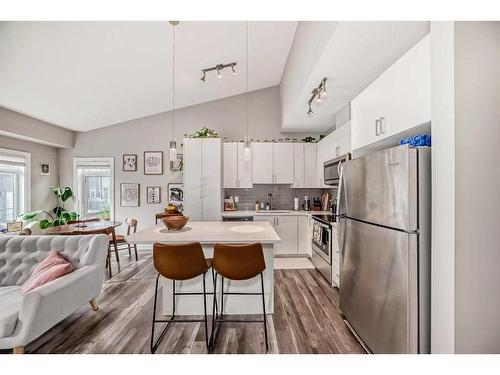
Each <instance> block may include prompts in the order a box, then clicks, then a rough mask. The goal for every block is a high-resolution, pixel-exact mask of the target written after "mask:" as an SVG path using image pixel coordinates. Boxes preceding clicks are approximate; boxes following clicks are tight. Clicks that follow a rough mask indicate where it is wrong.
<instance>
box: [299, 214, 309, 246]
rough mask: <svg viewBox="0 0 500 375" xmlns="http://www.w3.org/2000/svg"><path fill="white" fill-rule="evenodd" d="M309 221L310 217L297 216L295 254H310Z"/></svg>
mask: <svg viewBox="0 0 500 375" xmlns="http://www.w3.org/2000/svg"><path fill="white" fill-rule="evenodd" d="M310 220H311V217H310V216H305V215H303V216H297V254H303V255H308V254H310V253H311V250H310V248H311V236H310V233H312V231H309V221H310Z"/></svg>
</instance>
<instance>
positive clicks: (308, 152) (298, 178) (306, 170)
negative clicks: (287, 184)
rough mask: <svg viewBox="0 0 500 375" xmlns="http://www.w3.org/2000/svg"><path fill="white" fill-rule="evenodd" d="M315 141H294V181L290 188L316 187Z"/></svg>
mask: <svg viewBox="0 0 500 375" xmlns="http://www.w3.org/2000/svg"><path fill="white" fill-rule="evenodd" d="M316 163H317V155H316V143H294V144H293V164H294V180H293V181H294V182H293V185H292V188H317V187H318V178H317V175H318V173H317V165H316Z"/></svg>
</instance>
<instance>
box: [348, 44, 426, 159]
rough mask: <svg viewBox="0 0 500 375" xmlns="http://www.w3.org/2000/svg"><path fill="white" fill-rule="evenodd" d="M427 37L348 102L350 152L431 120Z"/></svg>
mask: <svg viewBox="0 0 500 375" xmlns="http://www.w3.org/2000/svg"><path fill="white" fill-rule="evenodd" d="M430 81H431V77H430V35H427V36H426V37H424V38H423V39H422V40H421V41H420V42H418V43H417V44H416V45H415V46H414V47H413V48H411V49H410V50H409V51H408V52H407V53H406V54H405V55H403V56H402V57H401V58H400V59H399V60H398V61H396V63H394V64H393V65H392V66H391V67H389V68H388V69H387V70H386V71H385V72H384V73H383V74H382V75H381V76H380V77H379V78H377V79H376V80H375V81H374V82H373V83H372V84H370V85H369V86H368V87H367V88H366V89H365V90H364V91H363V92H361V94H359V95H358V96H357V97H356V98H355V99H353V100H352V102H351V111H352V112H351V124H352V132H351V135H352V149H353V150H356V149H360V148H362V147H364V146H367V145H369V144H371V143H374V142H377V141H379V140H381V139H384V138H386V137H389V136H392V135H396V134H398V133H400V132H402V131H405V130H408V129H411V128H413V127H415V126H418V125H422V124H425V123H428V122H429V121H430V120H431V104H430V103H431V101H430V95H431V85H430Z"/></svg>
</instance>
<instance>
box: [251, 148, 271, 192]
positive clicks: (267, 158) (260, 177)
mask: <svg viewBox="0 0 500 375" xmlns="http://www.w3.org/2000/svg"><path fill="white" fill-rule="evenodd" d="M252 182H253V183H254V184H272V183H273V182H274V167H273V144H272V143H252Z"/></svg>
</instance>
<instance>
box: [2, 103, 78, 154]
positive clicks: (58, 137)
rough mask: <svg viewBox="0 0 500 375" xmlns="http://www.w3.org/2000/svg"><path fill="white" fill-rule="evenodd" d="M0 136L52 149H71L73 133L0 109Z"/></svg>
mask: <svg viewBox="0 0 500 375" xmlns="http://www.w3.org/2000/svg"><path fill="white" fill-rule="evenodd" d="M0 135H4V136H8V137H13V138H18V139H23V140H26V141H30V142H36V143H42V144H46V145H49V146H54V147H73V140H74V136H75V133H74V132H72V131H71V130H68V129H64V128H61V127H59V126H55V125H52V124H49V123H47V122H44V121H40V120H37V119H34V118H33V117H29V116H25V115H23V114H20V113H17V112H14V111H10V110H8V109H6V108H3V107H0Z"/></svg>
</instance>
